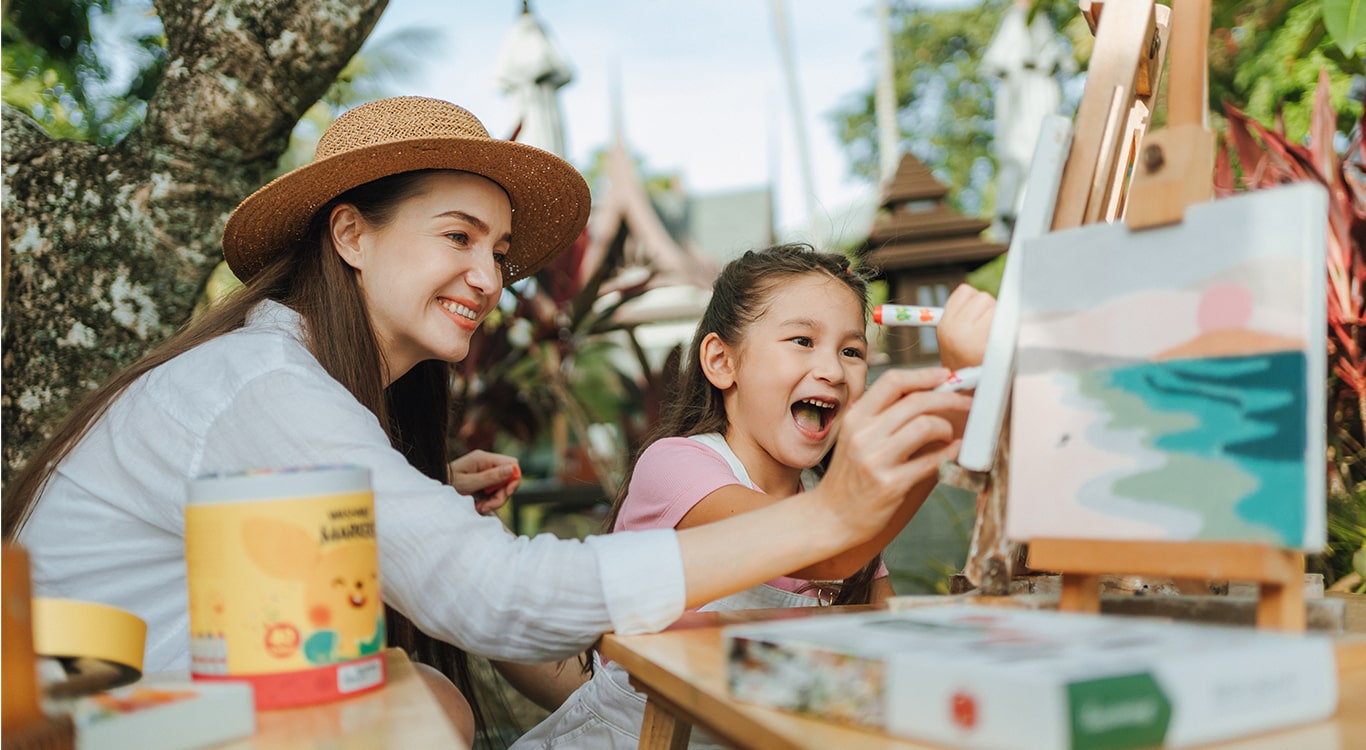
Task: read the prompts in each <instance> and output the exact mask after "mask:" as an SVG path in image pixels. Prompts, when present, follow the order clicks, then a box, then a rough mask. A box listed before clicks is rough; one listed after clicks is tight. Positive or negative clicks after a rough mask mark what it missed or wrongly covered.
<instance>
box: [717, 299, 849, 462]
mask: <svg viewBox="0 0 1366 750" xmlns="http://www.w3.org/2000/svg"><path fill="white" fill-rule="evenodd" d="M867 356H868V341H867V338H866V336H865V334H864V319H863V306H862V301H861V300H860V299H859V298H858V296H857V295H856V294H854V292H853V291H852V290H851V289H850V288H849V287H848V286H846V285H845V284H843V283H842V282H840V281H838V280H835V279H832V278H830V277H829V276H826V275H825V274H822V273H810V274H806V275H803V276H799V277H796V278H793V279H791V280H785V281H782V282H780V283H779V285H778V290H777V291H776V292H774V293H773V295H772V297H771V298H770V299H769V300H768V304H767V306H766V307H765V308H764V311H763V312H762V313H761V315H760V316H759V319H758V320H756V321H755V322H754V323H753V324H751V325H750V326H749V328H748V329H747V330H746V331H745V332H744V338H743V340H742V341H741V342H740V345H739V347H738V349H737V350H736V351H735V353H734V355H733V358H732V361H733V362H734V369H733V382H732V384H731V385H730V387H729V388H723V389H722V390H723V391H724V399H725V405H726V418H727V420H728V421H729V423H730V427H729V429H728V431H727V433H726V441H727V443H729V444H730V445H731V447H732V449H733V450H736V452H737V454H740V455H741V460H742V461H744V462H745V465H746V466H747V467H748V466H751V465H752V464H751V463H750V462H749V461H748V460H746V458H748V457H749V456H746V455H744V454H745V453H748V454H750V456H752V457H753V458H756V459H758V460H760V461H772V462H776V464H779V465H781V466H785V467H788V468H791V469H804V468H809V467H811V466H815V465H816V464H817V463H818V462H819V461H820V459H821V457H823V456H824V455H825V454H826V452H828V451H829V450H830V447H831V446H832V445H833V444H834V442H835V437H836V435H837V433H838V432H839V425H840V421H841V418H842V416H843V414H844V411H845V410H846V409H847V408H848V407H849V404H850V403H852V402H853V401H854V399H857V398H858V397H859V396H861V395H863V390H864V388H865V387H866V385H867V378H868V360H867ZM740 446H745V447H744V448H743V449H742V448H741V447H740ZM761 484H762V483H761Z"/></svg>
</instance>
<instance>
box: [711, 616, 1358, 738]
mask: <svg viewBox="0 0 1366 750" xmlns="http://www.w3.org/2000/svg"><path fill="white" fill-rule="evenodd" d="M724 639H725V646H726V654H727V655H728V664H727V671H728V680H729V685H730V691H731V693H732V695H734V696H735V698H737V699H739V700H743V701H748V702H753V703H758V704H762V705H766V706H771V707H775V708H780V709H784V710H788V711H794V712H797V713H801V714H806V715H809V716H814V717H820V718H825V719H829V720H833V721H838V722H843V723H850V724H856V725H861V726H865V727H869V728H874V729H880V730H882V731H886V732H888V733H890V734H895V735H901V736H905V737H909V738H913V739H917V740H922V741H929V742H935V743H941V744H944V745H949V746H954V747H963V748H983V749H984V750H985V749H990V750H1013V749H1016V748H1018V749H1019V750H1083V749H1085V748H1106V749H1107V750H1121V749H1122V748H1139V747H1185V746H1188V745H1194V744H1199V743H1205V742H1212V741H1216V740H1222V739H1228V738H1232V737H1237V736H1241V735H1247V734H1254V733H1257V732H1262V731H1266V730H1271V729H1276V728H1280V727H1287V726H1292V725H1295V724H1299V723H1306V722H1311V721H1316V720H1319V719H1324V718H1327V717H1329V716H1330V715H1332V713H1333V711H1334V709H1335V708H1336V705H1337V671H1336V665H1335V662H1334V652H1333V644H1332V642H1331V639H1329V638H1327V637H1326V636H1321V635H1292V634H1282V633H1273V632H1267V631H1258V630H1254V629H1250V628H1236V627H1227V626H1209V625H1197V624H1185V623H1171V622H1166V621H1161V620H1151V619H1144V618H1132V617H1114V616H1096V615H1083V614H1075V613H1065V612H1056V611H1035V610H1021V609H1013V608H1004V607H981V606H969V605H947V606H943V607H928V608H922V609H916V610H911V611H903V612H871V613H857V614H843V615H831V616H824V617H809V618H802V619H799V620H787V621H782V622H775V623H760V624H748V625H736V626H731V627H728V628H726V629H725V632H724Z"/></svg>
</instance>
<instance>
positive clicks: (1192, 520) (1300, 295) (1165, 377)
mask: <svg viewBox="0 0 1366 750" xmlns="http://www.w3.org/2000/svg"><path fill="white" fill-rule="evenodd" d="M1326 217H1327V197H1326V195H1325V193H1324V191H1323V189H1322V187H1320V186H1319V185H1317V184H1311V183H1301V184H1295V185H1288V186H1283V187H1279V188H1275V189H1270V190H1263V191H1257V192H1253V193H1248V194H1246V195H1242V196H1238V197H1235V198H1229V199H1225V200H1220V201H1214V202H1210V203H1204V204H1197V205H1195V206H1192V207H1191V208H1190V209H1189V210H1188V211H1187V213H1186V217H1185V220H1184V221H1183V222H1181V223H1179V224H1174V225H1170V226H1166V227H1159V228H1155V229H1147V230H1143V231H1138V232H1132V231H1130V230H1129V229H1128V228H1127V227H1125V226H1124V225H1122V224H1102V225H1089V226H1085V227H1081V228H1079V229H1074V230H1068V231H1065V232H1056V233H1052V234H1048V235H1044V236H1042V237H1039V238H1037V239H1035V240H1033V241H1031V242H1029V243H1028V244H1027V245H1026V250H1027V252H1026V253H1025V254H1024V258H1023V260H1024V264H1023V267H1022V273H1021V276H1022V278H1021V305H1020V319H1019V329H1018V333H1017V340H1016V356H1015V365H1016V375H1015V380H1014V389H1013V392H1012V410H1013V411H1012V425H1011V450H1012V455H1011V466H1010V475H1009V498H1010V501H1009V503H1008V504H1007V518H1006V533H1007V535H1008V536H1009V537H1010V538H1012V539H1015V540H1019V541H1027V540H1029V539H1034V538H1040V537H1052V538H1077V539H1122V540H1152V541H1247V542H1265V543H1270V544H1274V545H1277V546H1281V547H1287V548H1298V549H1302V550H1305V551H1310V552H1313V551H1318V550H1321V549H1322V548H1323V545H1324V541H1325V534H1326V530H1325V523H1326V521H1325V500H1324V482H1325V476H1324V460H1325V446H1324V419H1325V404H1324V379H1325V372H1324V368H1325V351H1324V348H1325V344H1324V341H1325V327H1326V302H1325V298H1324V293H1325V292H1324V274H1325V270H1324V268H1325V265H1324V264H1325V261H1324V251H1325V243H1326V236H1325V232H1326V225H1327V220H1326Z"/></svg>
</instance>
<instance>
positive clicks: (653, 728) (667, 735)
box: [640, 697, 692, 750]
mask: <svg viewBox="0 0 1366 750" xmlns="http://www.w3.org/2000/svg"><path fill="white" fill-rule="evenodd" d="M691 734H692V724H690V723H689V722H688V721H686V720H684V719H682V718H680V717H679V716H678V715H677V714H675V713H673V712H672V711H670V710H669V709H668V708H666V707H664V706H663V705H662V704H661V702H660V701H658V700H655V699H654V698H653V697H652V698H650V699H649V700H647V701H645V718H644V720H642V721H641V724H640V750H683V749H684V748H686V747H687V746H688V737H689V735H691Z"/></svg>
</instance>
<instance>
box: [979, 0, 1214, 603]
mask: <svg viewBox="0 0 1366 750" xmlns="http://www.w3.org/2000/svg"><path fill="white" fill-rule="evenodd" d="M1080 4H1081V11H1082V14H1083V15H1084V16H1085V18H1086V20H1087V23H1088V24H1089V25H1090V26H1091V30H1092V32H1093V33H1094V34H1095V37H1096V42H1095V47H1094V51H1093V52H1092V55H1091V65H1090V66H1089V68H1088V70H1087V79H1086V90H1085V92H1084V93H1083V94H1082V100H1081V102H1080V105H1079V106H1078V108H1077V114H1076V117H1075V118H1074V125H1075V126H1074V128H1073V133H1074V134H1073V135H1072V139H1071V145H1070V146H1069V147H1068V151H1067V159H1066V162H1065V164H1064V166H1063V172H1062V176H1061V178H1059V180H1058V182H1057V186H1056V198H1055V200H1054V201H1053V203H1052V209H1051V212H1052V221H1051V222H1049V221H1046V219H1045V220H1044V223H1043V225H1042V226H1040V227H1039V230H1040V231H1046V230H1048V229H1051V230H1052V231H1058V230H1062V229H1072V228H1075V227H1079V226H1081V225H1083V224H1089V223H1093V222H1096V221H1113V220H1114V219H1115V218H1116V217H1117V216H1118V214H1119V211H1120V208H1121V207H1122V206H1123V204H1124V198H1125V187H1126V181H1125V179H1124V176H1125V175H1126V174H1127V173H1128V172H1129V169H1130V168H1131V166H1132V164H1133V161H1134V153H1135V151H1136V150H1137V144H1138V141H1139V140H1140V139H1142V137H1143V135H1144V133H1145V132H1146V131H1147V128H1148V124H1149V122H1150V120H1151V113H1152V110H1153V106H1154V100H1155V99H1156V94H1157V87H1158V81H1159V80H1160V79H1161V75H1162V62H1163V59H1164V58H1165V56H1166V55H1165V52H1166V48H1167V40H1168V37H1169V30H1170V15H1171V9H1170V8H1168V7H1166V6H1161V5H1156V4H1155V3H1154V2H1153V0H1111V2H1110V3H1109V4H1108V6H1107V5H1106V4H1105V3H1103V2H1095V1H1093V0H1080ZM1102 7H1108V10H1106V12H1105V14H1104V22H1103V23H1102V22H1101V9H1102ZM1206 25H1208V24H1206ZM1202 59H1203V58H1202ZM1037 159H1038V156H1037V155H1036V160H1037ZM1031 179H1033V177H1032V175H1031ZM1038 187H1039V186H1038V185H1031V186H1029V189H1031V190H1032V189H1037V188H1038ZM1030 199H1031V197H1030V196H1029V195H1028V194H1026V196H1025V200H1026V201H1029V200H1030ZM1044 210H1045V211H1048V207H1047V206H1044ZM1044 216H1045V217H1046V216H1047V213H1045V214H1044ZM1041 218H1042V217H1041ZM1022 220H1023V218H1022ZM1021 229H1022V227H1019V226H1017V233H1018V232H1019V231H1020V230H1021ZM1009 434H1010V417H1009V410H1008V409H1007V411H1006V416H1005V419H1004V422H1003V424H1002V425H1001V429H1000V437H999V438H998V440H997V444H996V446H997V447H996V454H995V458H994V460H993V461H992V464H991V465H992V469H991V471H990V472H989V473H987V474H984V475H982V474H979V475H976V477H975V478H976V480H977V481H978V482H979V483H980V486H978V487H976V488H975V489H977V493H978V495H977V514H976V522H975V523H974V526H973V533H972V539H971V541H970V543H969V548H968V558H967V562H966V564H965V565H964V567H963V573H964V575H965V577H966V578H967V579H968V581H969V582H970V583H971V584H972V585H973V586H976V587H977V588H978V590H979V591H981V592H982V593H984V594H987V595H992V596H1003V595H1005V594H1006V593H1008V591H1009V586H1010V581H1011V579H1012V578H1013V576H1014V575H1015V574H1016V572H1017V571H1018V569H1019V566H1020V563H1021V562H1022V560H1021V556H1022V553H1023V548H1022V547H1021V545H1019V544H1016V543H1013V542H1011V541H1009V540H1008V539H1006V536H1005V502H1006V499H1005V492H1006V483H1007V468H1008V464H1009ZM961 479H967V477H962V478H961Z"/></svg>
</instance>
